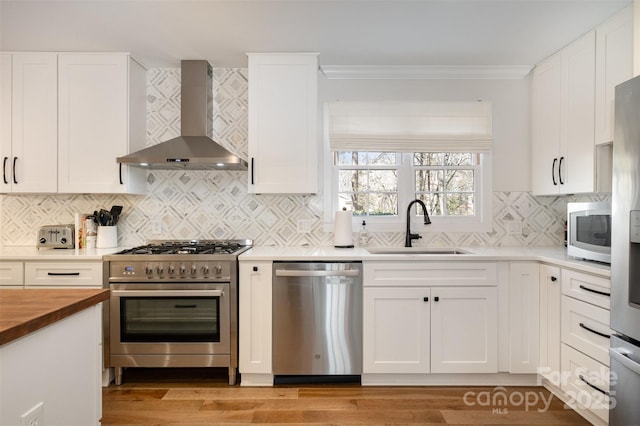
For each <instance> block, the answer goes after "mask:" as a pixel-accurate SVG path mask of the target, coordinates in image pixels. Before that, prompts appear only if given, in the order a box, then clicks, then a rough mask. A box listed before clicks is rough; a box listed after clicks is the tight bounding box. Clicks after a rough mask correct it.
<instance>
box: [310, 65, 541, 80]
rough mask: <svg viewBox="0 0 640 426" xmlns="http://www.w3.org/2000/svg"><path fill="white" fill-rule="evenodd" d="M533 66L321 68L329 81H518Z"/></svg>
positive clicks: (340, 66) (346, 66) (336, 66)
mask: <svg viewBox="0 0 640 426" xmlns="http://www.w3.org/2000/svg"><path fill="white" fill-rule="evenodd" d="M532 69H533V66H532V65H500V66H494V65H459V66H456V65H415V66H414V65H322V66H321V67H320V70H321V71H322V73H323V74H324V76H325V77H326V78H327V79H329V80H339V79H342V80H519V79H522V78H524V77H526V76H527V74H529V72H530V71H531V70H532Z"/></svg>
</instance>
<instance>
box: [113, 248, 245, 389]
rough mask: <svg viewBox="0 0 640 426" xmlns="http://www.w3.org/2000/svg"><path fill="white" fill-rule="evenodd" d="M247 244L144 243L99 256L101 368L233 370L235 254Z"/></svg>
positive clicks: (119, 371) (231, 381) (235, 344)
mask: <svg viewBox="0 0 640 426" xmlns="http://www.w3.org/2000/svg"><path fill="white" fill-rule="evenodd" d="M251 245H252V241H251V240H225V241H214V240H197V241H151V242H149V243H148V244H147V245H144V246H141V247H135V248H132V249H129V250H124V251H121V252H119V253H115V254H112V255H108V256H105V257H104V262H105V265H104V271H105V274H106V275H105V282H106V283H107V285H108V286H109V288H110V290H111V298H110V300H109V306H108V308H107V309H106V310H105V328H104V333H105V338H104V344H105V348H104V352H105V365H106V366H108V367H115V382H116V384H117V385H120V384H122V372H123V368H124V367H228V368H229V384H230V385H234V384H235V383H236V371H237V367H238V255H239V254H240V253H242V252H244V251H246V250H248V249H249V248H250V247H251Z"/></svg>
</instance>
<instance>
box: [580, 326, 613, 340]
mask: <svg viewBox="0 0 640 426" xmlns="http://www.w3.org/2000/svg"><path fill="white" fill-rule="evenodd" d="M580 327H582V328H584V329H585V330H587V331H590V332H592V333H593V334H597V335H598V336H602V337H606V338H607V339H611V336H610V335H608V334H604V333H600V332H599V331H596V330H594V329H592V328H590V327H587V326H586V325H584V323H580Z"/></svg>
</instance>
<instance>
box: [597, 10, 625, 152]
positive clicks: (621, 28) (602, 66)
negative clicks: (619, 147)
mask: <svg viewBox="0 0 640 426" xmlns="http://www.w3.org/2000/svg"><path fill="white" fill-rule="evenodd" d="M631 77H633V7H627V8H625V9H623V10H622V11H620V12H619V13H618V14H616V15H614V16H613V17H612V18H610V19H608V20H607V21H606V22H605V23H603V24H602V25H600V26H599V27H598V28H596V122H595V126H596V128H595V132H596V140H595V142H596V144H602V143H608V142H611V141H613V123H614V116H613V109H614V108H613V107H614V95H615V87H616V85H618V84H620V83H622V82H624V81H626V80H628V79H630V78H631Z"/></svg>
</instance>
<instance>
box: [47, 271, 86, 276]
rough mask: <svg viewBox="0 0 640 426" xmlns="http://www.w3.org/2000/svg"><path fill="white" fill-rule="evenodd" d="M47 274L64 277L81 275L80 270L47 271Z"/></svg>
mask: <svg viewBox="0 0 640 426" xmlns="http://www.w3.org/2000/svg"><path fill="white" fill-rule="evenodd" d="M47 275H49V276H50V277H64V276H74V277H77V276H78V275H80V272H47Z"/></svg>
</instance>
